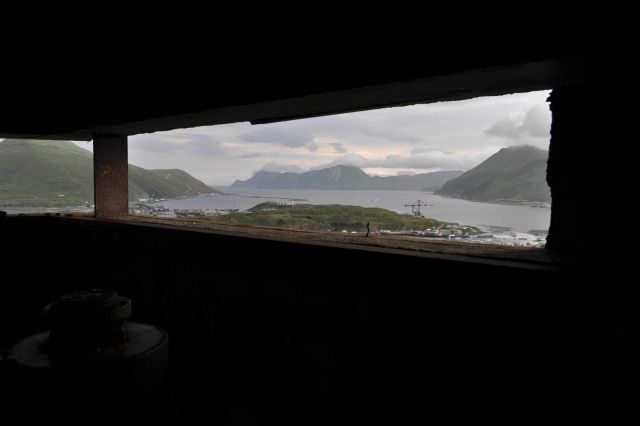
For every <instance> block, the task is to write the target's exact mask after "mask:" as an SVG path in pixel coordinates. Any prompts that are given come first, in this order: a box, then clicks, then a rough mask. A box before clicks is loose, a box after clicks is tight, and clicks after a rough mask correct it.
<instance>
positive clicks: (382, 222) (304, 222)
mask: <svg viewBox="0 0 640 426" xmlns="http://www.w3.org/2000/svg"><path fill="white" fill-rule="evenodd" d="M204 219H205V220H208V221H211V222H217V223H226V224H237V225H253V226H269V227H276V228H289V229H301V230H310V231H327V230H331V231H341V230H343V229H345V230H347V231H356V232H366V230H367V223H370V226H371V229H388V230H394V231H395V230H412V229H413V230H416V229H417V230H424V229H427V228H431V229H436V228H441V227H443V226H445V225H447V223H446V222H441V221H438V220H435V219H430V218H425V217H416V216H411V215H403V214H399V213H396V212H392V211H390V210H385V209H381V208H371V207H360V206H345V205H312V204H298V205H295V206H288V205H279V204H276V203H273V202H266V203H262V204H258V205H257V206H255V207H253V208H251V209H249V210H248V211H247V212H244V213H237V214H229V215H223V216H206V217H204ZM468 229H469V230H475V228H471V227H469V228H468Z"/></svg>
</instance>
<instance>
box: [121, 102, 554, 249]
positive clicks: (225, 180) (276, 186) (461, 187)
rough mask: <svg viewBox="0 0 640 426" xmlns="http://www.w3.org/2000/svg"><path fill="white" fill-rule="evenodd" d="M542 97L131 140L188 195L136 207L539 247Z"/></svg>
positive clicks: (182, 218)
mask: <svg viewBox="0 0 640 426" xmlns="http://www.w3.org/2000/svg"><path fill="white" fill-rule="evenodd" d="M548 95H549V92H548V91H542V92H530V93H523V94H515V95H507V96H499V97H484V98H476V99H472V100H466V101H458V102H446V103H435V104H426V105H422V104H421V105H413V106H407V107H397V108H385V109H378V110H372V111H365V112H357V113H349V114H338V115H333V116H326V117H318V118H310V119H303V120H294V121H289V122H281V123H272V124H262V125H250V124H249V123H234V124H227V125H218V126H209V127H198V128H191V129H180V130H174V131H169V132H159V133H153V134H145V135H138V136H133V137H130V139H129V156H130V157H129V158H130V161H131V162H133V163H135V164H138V165H140V166H143V167H145V168H147V169H154V170H155V172H157V173H158V174H161V175H162V176H163V177H164V179H165V180H166V181H167V182H168V181H170V180H175V182H176V183H178V182H179V185H181V189H177V190H178V191H180V190H182V191H183V193H182V195H180V196H178V197H175V196H174V195H171V194H170V193H171V191H168V190H165V189H164V188H160V187H157V188H153V189H151V190H149V191H147V192H145V193H143V194H142V196H141V197H140V198H139V199H137V200H136V201H135V202H133V203H132V204H131V206H130V213H131V214H133V215H137V216H146V217H152V218H156V219H160V220H162V221H166V220H174V221H175V223H193V222H198V223H199V226H205V225H206V224H211V226H214V225H221V226H232V227H233V226H235V227H236V228H234V229H239V228H238V227H242V228H243V229H244V228H247V229H250V228H252V227H254V228H256V229H257V228H274V229H275V228H277V229H282V230H285V231H303V232H311V233H316V234H332V235H340V236H342V237H346V236H351V237H353V238H367V237H368V238H373V237H375V238H378V239H380V238H387V239H389V238H394V239H403V240H406V239H407V238H408V239H413V240H416V241H447V242H465V243H473V244H477V245H500V246H508V247H514V248H516V247H529V248H530V247H538V248H539V247H544V245H545V243H546V236H547V232H548V228H549V221H550V203H551V198H550V192H549V187H548V186H547V183H546V162H547V156H548V146H549V139H550V135H549V131H550V124H551V114H550V111H549V108H548V105H547V103H546V99H547V97H548ZM130 183H131V182H130ZM174 193H175V191H174Z"/></svg>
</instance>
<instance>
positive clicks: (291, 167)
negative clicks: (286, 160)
mask: <svg viewBox="0 0 640 426" xmlns="http://www.w3.org/2000/svg"><path fill="white" fill-rule="evenodd" d="M260 170H264V171H265V172H276V173H282V172H294V173H302V172H304V171H305V170H304V169H303V168H302V167H299V166H296V165H295V164H281V163H276V162H274V161H269V162H268V163H266V164H265V165H264V166H262V169H260Z"/></svg>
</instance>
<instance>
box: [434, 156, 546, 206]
mask: <svg viewBox="0 0 640 426" xmlns="http://www.w3.org/2000/svg"><path fill="white" fill-rule="evenodd" d="M548 156H549V153H548V151H545V150H542V149H539V148H536V147H533V146H529V145H521V146H514V147H509V148H503V149H501V150H500V151H498V152H497V153H495V154H493V155H492V156H491V157H489V158H488V159H486V160H485V161H483V162H482V163H480V164H479V165H478V166H476V167H474V168H473V169H471V170H469V171H468V172H466V173H464V174H462V175H461V176H458V177H457V178H455V179H452V180H450V181H448V182H447V183H445V184H444V185H443V186H442V188H440V189H439V190H438V191H436V194H440V195H448V196H450V197H456V198H463V199H465V200H472V201H541V202H550V201H551V192H550V190H549V186H548V185H547V180H546V175H547V158H548Z"/></svg>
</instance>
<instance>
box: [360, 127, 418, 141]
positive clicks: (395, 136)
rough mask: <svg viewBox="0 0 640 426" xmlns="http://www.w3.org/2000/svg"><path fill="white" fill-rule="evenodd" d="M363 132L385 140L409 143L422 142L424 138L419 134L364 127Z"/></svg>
mask: <svg viewBox="0 0 640 426" xmlns="http://www.w3.org/2000/svg"><path fill="white" fill-rule="evenodd" d="M362 133H364V134H365V135H367V136H369V137H372V138H378V139H384V140H388V141H394V142H408V143H420V142H422V138H420V137H418V136H410V135H403V134H400V133H394V132H389V131H376V130H371V129H362Z"/></svg>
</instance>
